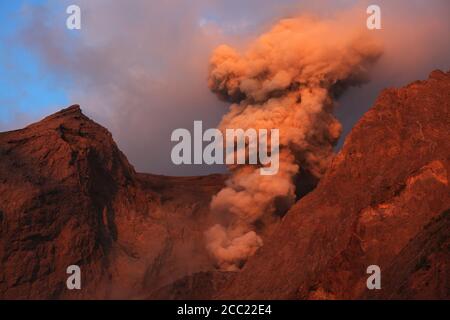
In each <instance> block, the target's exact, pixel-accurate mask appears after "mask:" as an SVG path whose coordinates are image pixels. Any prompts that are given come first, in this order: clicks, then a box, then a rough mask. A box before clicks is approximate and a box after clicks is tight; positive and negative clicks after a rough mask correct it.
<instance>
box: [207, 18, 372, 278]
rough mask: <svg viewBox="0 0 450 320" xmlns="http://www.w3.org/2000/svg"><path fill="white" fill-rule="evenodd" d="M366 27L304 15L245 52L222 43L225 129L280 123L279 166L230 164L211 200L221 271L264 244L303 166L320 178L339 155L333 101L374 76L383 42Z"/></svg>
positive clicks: (212, 238)
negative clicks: (270, 171)
mask: <svg viewBox="0 0 450 320" xmlns="http://www.w3.org/2000/svg"><path fill="white" fill-rule="evenodd" d="M364 28H365V26H364V25H351V24H350V23H349V22H346V21H344V20H342V19H341V20H318V19H315V18H313V17H300V18H292V19H285V20H281V21H280V22H279V23H278V24H276V25H275V26H274V27H273V29H272V30H270V31H269V32H268V33H266V34H264V35H262V36H261V37H259V38H258V39H256V40H255V41H254V42H252V43H251V44H249V46H248V47H247V48H246V50H245V51H244V52H239V51H238V50H236V49H234V48H231V47H229V46H226V45H222V46H220V47H218V48H217V49H216V50H215V51H214V53H213V55H212V58H211V61H210V73H209V87H210V89H211V90H212V91H213V92H214V93H216V94H217V96H218V97H219V98H220V99H223V100H226V101H229V102H230V103H232V104H231V106H230V110H229V112H228V114H226V115H225V116H224V117H223V119H222V122H221V124H220V126H219V127H220V129H221V130H222V131H225V129H238V128H241V129H244V130H246V129H249V128H254V129H257V130H258V129H269V130H270V129H279V130H280V157H279V163H280V168H279V172H278V174H277V175H274V176H263V175H260V172H259V168H258V166H255V165H241V166H232V167H230V170H231V177H230V178H229V179H228V181H227V183H226V187H224V188H223V189H222V190H221V191H220V192H219V193H218V194H217V195H215V196H214V198H213V199H212V202H211V210H212V212H213V214H215V215H216V217H217V218H218V221H219V222H220V223H218V224H216V225H215V226H213V227H212V228H210V229H209V230H208V231H207V232H206V239H207V247H208V249H209V251H210V253H211V254H212V256H213V257H214V258H215V259H216V261H217V265H218V267H219V268H220V269H222V270H229V271H231V270H237V269H239V268H240V267H241V266H242V265H243V264H244V263H245V261H246V260H247V258H248V257H249V256H251V255H253V254H254V253H255V252H256V250H257V249H258V248H260V247H261V246H262V245H263V240H262V238H261V235H262V234H264V232H267V231H268V230H269V229H270V226H271V225H273V224H274V222H276V221H277V219H278V218H277V217H279V215H280V214H283V213H284V212H286V211H287V209H288V208H289V207H290V206H291V205H293V204H294V202H295V200H296V184H295V183H294V179H295V178H296V177H297V176H298V174H299V172H300V170H302V171H304V172H307V173H308V174H309V175H311V176H312V177H314V178H316V179H320V178H321V177H322V176H323V174H324V173H325V171H326V170H327V168H328V166H329V164H330V162H331V160H332V158H333V146H334V145H335V144H336V142H337V141H338V139H339V137H340V134H341V124H340V123H339V121H338V120H337V119H336V118H335V117H334V116H333V113H332V111H333V99H334V98H336V97H338V96H339V95H340V94H341V93H342V92H343V91H344V90H345V88H347V87H348V86H351V85H360V84H362V83H364V82H366V81H367V79H368V76H367V74H368V68H369V67H370V66H371V65H372V64H373V63H374V62H375V61H376V60H377V59H378V58H379V57H380V55H381V46H380V44H379V43H378V41H377V40H376V39H374V38H373V37H372V35H371V34H370V32H369V31H368V30H364Z"/></svg>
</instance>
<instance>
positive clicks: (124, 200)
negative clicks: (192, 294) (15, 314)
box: [0, 106, 223, 299]
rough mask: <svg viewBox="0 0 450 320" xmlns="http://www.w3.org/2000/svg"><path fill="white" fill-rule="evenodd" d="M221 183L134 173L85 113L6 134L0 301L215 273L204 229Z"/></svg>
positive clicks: (95, 294) (93, 293)
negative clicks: (75, 269)
mask: <svg viewBox="0 0 450 320" xmlns="http://www.w3.org/2000/svg"><path fill="white" fill-rule="evenodd" d="M222 183H223V177H222V176H209V177H197V178H195V177H194V178H169V177H160V176H153V175H145V174H138V173H136V172H135V170H134V169H133V167H132V166H131V165H130V164H129V163H128V161H127V159H126V158H125V156H124V155H123V154H122V153H121V152H120V151H119V149H118V148H117V146H116V144H115V143H114V142H113V140H112V137H111V134H110V133H109V132H108V131H107V130H106V129H104V128H102V127H101V126H99V125H97V124H96V123H94V122H93V121H91V120H90V119H88V118H87V117H86V116H84V115H83V114H82V113H81V110H80V108H79V107H78V106H73V107H70V108H68V109H65V110H63V111H61V112H58V113H56V114H54V115H52V116H50V117H48V118H46V119H44V120H43V121H41V122H39V123H37V124H34V125H31V126H29V127H27V128H25V129H23V130H17V131H13V132H7V133H1V134H0V298H15V299H16V298H24V299H29V298H31V299H45V298H128V297H138V296H139V295H140V294H141V292H144V294H145V295H148V292H151V291H152V290H155V289H157V288H158V287H159V286H163V285H166V284H167V283H170V282H172V281H175V280H176V279H178V278H179V277H183V276H185V275H188V274H191V273H193V272H200V271H205V270H206V271H207V270H210V269H211V266H212V264H211V263H210V261H209V258H208V255H207V254H206V252H205V249H204V243H203V230H204V229H205V228H206V227H205V226H204V224H205V223H207V221H208V219H207V216H206V215H207V208H208V204H209V201H210V198H211V196H212V194H214V193H216V192H217V191H218V190H219V189H220V188H221V186H222ZM192 256H195V259H192ZM70 265H79V266H80V268H81V271H82V290H80V291H77V290H74V291H69V290H67V288H66V279H67V277H68V275H67V274H66V268H67V267H68V266H70Z"/></svg>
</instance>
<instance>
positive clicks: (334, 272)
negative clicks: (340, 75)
mask: <svg viewBox="0 0 450 320" xmlns="http://www.w3.org/2000/svg"><path fill="white" fill-rule="evenodd" d="M449 173H450V73H443V72H441V71H434V72H432V73H431V74H430V77H429V79H428V80H426V81H417V82H414V83H412V84H410V85H408V86H406V87H405V88H401V89H387V90H385V91H383V92H382V93H381V95H380V96H379V98H378V100H377V101H376V103H375V105H374V106H373V107H372V108H371V109H370V110H369V111H368V112H367V113H366V114H365V115H364V116H363V118H362V119H361V120H360V121H359V122H358V123H357V124H356V126H355V127H354V128H353V130H352V132H351V133H350V135H349V136H348V137H347V139H346V142H345V145H344V147H343V149H342V150H341V151H340V152H339V154H338V155H337V156H336V158H335V159H334V161H333V163H332V165H331V168H330V169H329V171H328V172H327V174H326V176H325V177H324V178H323V179H322V180H321V181H320V183H319V185H318V186H317V188H316V189H315V190H314V191H313V192H311V193H310V194H308V195H307V196H306V197H304V198H302V199H301V200H300V201H299V202H298V203H297V204H296V205H294V207H292V208H291V209H290V211H289V212H288V213H287V214H286V216H285V217H284V219H283V221H282V223H281V224H280V225H279V226H278V228H277V229H276V230H275V231H274V233H273V235H272V236H271V237H270V238H269V239H266V240H265V244H264V247H263V248H262V249H260V251H258V252H257V254H256V255H255V256H254V257H252V258H251V259H250V260H249V261H248V263H247V264H246V266H245V268H244V270H243V271H242V272H241V273H240V274H238V275H237V276H236V277H235V278H234V279H233V281H231V282H230V283H229V284H228V286H227V287H226V288H225V289H223V290H221V291H220V292H219V293H218V294H217V297H220V298H240V299H242V298H245V299H358V298H366V299H372V298H408V299H413V298H446V299H449V298H450V292H449V291H450V233H449V219H450V217H449V214H450V213H449V209H450V189H449V185H448V180H449ZM372 264H375V265H378V266H380V268H381V272H382V276H381V283H382V290H379V291H377V290H374V291H369V290H367V287H366V279H367V277H368V275H367V274H366V268H367V267H368V266H369V265H372Z"/></svg>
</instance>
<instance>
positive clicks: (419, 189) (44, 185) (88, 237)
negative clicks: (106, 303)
mask: <svg viewBox="0 0 450 320" xmlns="http://www.w3.org/2000/svg"><path fill="white" fill-rule="evenodd" d="M449 137H450V73H443V72H440V71H435V72H433V73H432V74H431V75H430V78H429V79H428V80H426V81H418V82H414V83H412V84H410V85H409V86H407V87H405V88H402V89H388V90H385V91H384V92H383V93H382V94H381V95H380V97H379V99H378V100H377V102H376V104H375V105H374V107H373V108H372V109H371V110H369V111H368V112H367V113H366V114H365V115H364V117H363V118H362V119H361V120H360V121H359V122H358V123H357V125H356V126H355V128H354V129H353V130H352V132H351V134H350V135H349V136H348V138H347V139H346V142H345V145H344V147H343V149H342V150H341V152H340V153H339V154H338V155H337V156H336V158H335V159H334V161H333V164H332V166H331V168H330V169H329V171H328V172H327V174H326V176H325V177H324V178H323V179H322V181H320V183H319V185H318V186H317V188H316V189H315V190H314V191H313V192H311V193H309V194H308V195H306V196H305V197H303V198H302V199H301V200H300V201H298V202H297V204H296V205H294V206H293V207H292V208H291V209H290V211H289V212H288V213H287V214H286V215H285V216H284V218H283V220H282V222H281V223H280V224H279V225H278V226H277V227H276V229H275V231H274V232H273V233H272V235H270V236H269V237H268V238H266V239H264V246H263V247H262V249H260V250H259V251H258V252H257V254H256V255H255V256H253V257H252V258H250V260H249V261H248V262H247V264H246V265H245V267H244V269H243V270H242V271H241V272H239V273H220V272H216V271H214V268H213V263H212V261H210V258H209V257H208V254H207V252H206V251H205V245H204V239H203V232H204V230H206V228H207V227H208V226H209V225H210V224H211V223H212V222H213V221H211V219H210V217H209V214H208V207H209V202H210V200H211V197H212V195H213V194H215V193H217V192H218V191H219V190H220V189H221V188H222V186H223V183H224V179H225V177H223V176H220V175H213V176H206V177H191V178H172V177H163V176H155V175H147V174H140V173H136V172H135V170H134V168H133V167H132V166H131V165H130V164H129V163H128V161H127V159H126V158H125V156H124V155H123V154H122V153H121V152H120V151H119V149H118V148H117V146H116V144H115V143H114V141H113V139H112V137H111V134H110V133H109V132H108V131H107V130H106V129H104V128H103V127H101V126H99V125H98V124H96V123H94V122H93V121H91V120H90V119H88V118H87V117H86V116H84V115H83V114H82V112H81V110H80V108H79V107H78V106H73V107H70V108H68V109H65V110H63V111H61V112H58V113H56V114H54V115H52V116H50V117H48V118H46V119H44V120H43V121H41V122H39V123H37V124H34V125H31V126H29V127H27V128H25V129H22V130H17V131H12V132H6V133H0V298H2V299H5V298H12V299H48V298H55V299H58V298H68V299H77V298H99V299H101V298H158V299H160V298H171V299H180V298H182V299H190V298H199V299H200V298H201V299H207V298H233V299H255V298H256V299H283V298H286V299H324V298H325V299H336V298H338V299H339V298H349V299H357V298H363V299H376V298H400V299H402V298H408V299H413V298H447V299H448V298H450V293H449V290H450V289H449V287H450V283H449V282H450V274H449V273H450V272H449V270H450V268H449V266H450V250H449V249H450V247H449V246H450V238H449V234H450V233H449V231H450V224H449V220H450V211H449V209H450V189H449V186H448V179H449V172H450V163H449V162H450V139H449ZM149 152H151V151H149ZM73 264H75V265H79V266H80V267H81V271H82V290H80V291H77V290H74V291H70V290H68V289H67V288H66V279H67V277H68V275H67V274H66V268H67V267H68V266H69V265H73ZM372 264H376V265H379V266H380V268H381V271H382V276H381V282H382V290H379V291H369V290H367V288H366V279H367V277H368V275H367V274H366V268H367V267H368V266H369V265H372Z"/></svg>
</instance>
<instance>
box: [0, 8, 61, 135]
mask: <svg viewBox="0 0 450 320" xmlns="http://www.w3.org/2000/svg"><path fill="white" fill-rule="evenodd" d="M45 2H46V1H44V0H26V1H25V0H14V1H9V0H8V1H5V0H2V1H0V20H1V21H2V25H1V28H0V129H12V128H11V126H16V125H24V124H25V123H24V122H27V119H35V118H38V117H41V116H43V115H45V114H47V113H49V112H52V111H54V110H57V109H58V108H59V107H60V106H64V105H66V104H67V103H68V97H67V93H66V92H65V91H64V89H62V86H61V83H60V81H61V79H58V78H56V77H55V76H54V75H52V74H50V73H49V72H47V71H46V70H45V66H43V65H42V63H41V61H40V59H39V57H38V56H37V54H36V53H35V52H33V51H32V50H30V49H29V48H27V47H26V46H25V45H24V44H22V43H21V42H20V35H19V33H20V30H21V28H23V27H24V26H25V25H26V23H27V14H26V10H25V9H26V6H40V5H43V4H45Z"/></svg>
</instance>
